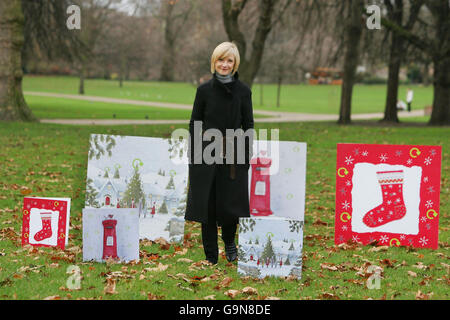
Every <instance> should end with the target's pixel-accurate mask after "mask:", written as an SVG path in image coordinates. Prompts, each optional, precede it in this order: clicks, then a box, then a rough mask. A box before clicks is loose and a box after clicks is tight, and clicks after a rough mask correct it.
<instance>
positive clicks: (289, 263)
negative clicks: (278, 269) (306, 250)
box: [284, 256, 291, 266]
mask: <svg viewBox="0 0 450 320" xmlns="http://www.w3.org/2000/svg"><path fill="white" fill-rule="evenodd" d="M284 265H285V266H290V265H291V262H290V261H289V256H288V257H287V258H286V261H285V262H284Z"/></svg>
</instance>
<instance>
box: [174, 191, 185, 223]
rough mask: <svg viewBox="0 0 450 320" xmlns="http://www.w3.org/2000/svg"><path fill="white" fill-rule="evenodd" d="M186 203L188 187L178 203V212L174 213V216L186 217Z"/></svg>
mask: <svg viewBox="0 0 450 320" xmlns="http://www.w3.org/2000/svg"><path fill="white" fill-rule="evenodd" d="M186 201H187V187H185V188H184V192H183V195H182V196H181V200H180V202H179V203H178V207H177V210H176V211H175V212H174V215H176V216H177V217H181V216H184V214H185V213H186Z"/></svg>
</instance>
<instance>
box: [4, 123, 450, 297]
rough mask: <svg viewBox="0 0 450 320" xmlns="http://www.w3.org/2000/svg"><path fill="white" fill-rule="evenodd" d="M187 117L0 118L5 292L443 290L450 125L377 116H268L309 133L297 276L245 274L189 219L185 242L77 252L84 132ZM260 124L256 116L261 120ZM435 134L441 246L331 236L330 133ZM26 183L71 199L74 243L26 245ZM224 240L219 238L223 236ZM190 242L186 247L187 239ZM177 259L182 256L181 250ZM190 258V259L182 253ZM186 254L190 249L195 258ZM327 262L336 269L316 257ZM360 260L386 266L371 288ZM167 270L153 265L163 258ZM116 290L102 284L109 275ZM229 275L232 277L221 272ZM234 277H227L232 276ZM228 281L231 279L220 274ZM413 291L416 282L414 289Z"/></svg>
mask: <svg viewBox="0 0 450 320" xmlns="http://www.w3.org/2000/svg"><path fill="white" fill-rule="evenodd" d="M178 127H184V128H186V126H170V125H160V126H115V127H113V128H108V127H102V126H99V127H95V126H64V125H48V124H21V123H4V122H0V143H1V145H2V146H3V147H2V149H1V151H0V162H1V170H2V173H1V176H2V179H1V180H0V299H43V298H46V297H53V298H57V299H81V298H88V299H89V298H92V299H147V298H158V299H203V298H206V297H207V298H211V299H230V297H228V296H227V295H225V294H224V293H225V292H226V291H227V290H229V289H237V290H239V289H242V288H244V287H253V288H254V289H256V290H257V294H255V295H251V296H247V295H245V294H243V293H240V294H238V295H237V296H236V297H235V299H245V298H250V299H264V298H266V297H277V298H280V299H316V298H317V299H335V298H339V299H367V298H373V299H384V298H386V299H415V298H416V296H418V297H421V298H427V297H428V298H430V299H449V290H448V288H449V281H450V280H449V259H450V255H449V243H448V239H449V236H450V230H449V222H450V217H449V212H450V201H449V200H450V199H449V195H450V187H449V178H450V173H449V168H450V154H449V150H450V141H449V140H448V138H447V137H448V136H449V135H450V129H449V128H435V127H432V128H429V127H425V126H417V125H415V126H400V127H378V126H376V125H373V124H372V123H369V122H365V123H363V124H360V125H352V126H347V127H341V126H338V125H336V124H334V123H296V124H293V123H287V124H281V125H280V124H271V125H264V128H268V129H270V128H279V129H280V139H281V140H293V141H306V142H307V143H308V156H307V158H308V164H307V186H306V190H307V194H306V213H305V229H304V250H303V276H302V279H300V280H290V279H275V278H267V279H264V280H256V279H251V278H240V277H239V276H238V275H237V273H236V263H226V260H225V258H224V257H223V256H222V257H221V259H220V260H219V264H218V265H216V266H206V265H202V264H200V263H197V262H198V261H200V260H201V259H203V258H204V256H203V250H202V248H201V247H200V245H201V238H200V228H199V225H198V224H196V223H187V224H186V229H185V242H184V246H183V247H181V248H179V247H176V246H174V245H172V246H170V248H168V249H167V248H166V247H161V246H160V245H158V244H156V243H152V242H151V241H141V244H140V253H141V259H140V262H139V263H138V264H128V265H120V264H101V263H91V262H83V261H82V252H81V248H82V225H81V210H82V208H83V206H84V196H85V179H86V170H87V150H88V145H89V143H88V139H89V134H90V133H105V134H121V135H134V136H153V137H168V136H169V135H170V133H171V132H172V131H173V130H174V129H175V128H178ZM258 128H263V127H262V126H261V125H257V129H258ZM338 142H354V143H383V144H386V143H390V144H424V145H442V147H443V163H442V190H441V208H440V228H439V229H440V230H439V231H440V233H439V248H438V249H437V250H429V249H412V248H406V247H399V248H397V247H392V248H389V249H388V250H381V251H374V250H372V249H373V247H371V246H367V247H361V246H350V247H349V248H338V247H336V246H335V245H334V200H335V161H336V143H338ZM25 194H30V195H32V196H43V197H70V198H71V199H72V210H71V223H70V225H71V229H70V238H69V245H68V247H67V248H66V250H65V251H59V250H54V249H49V248H22V247H21V245H20V233H21V225H22V213H21V210H22V202H23V197H24V195H25ZM220 245H221V247H222V248H223V244H222V243H221V242H220ZM184 248H186V249H187V250H186V251H183V249H184ZM180 258H181V259H182V260H179V259H180ZM187 259H189V260H187ZM191 260H192V261H191ZM324 262H327V263H333V264H335V265H336V266H337V267H338V269H339V271H332V270H329V269H326V268H322V267H321V264H322V263H324ZM367 264H372V265H377V266H380V267H382V268H383V272H382V279H381V282H380V289H368V288H367V286H366V278H364V277H362V276H360V275H358V274H357V273H358V270H360V269H361V268H362V269H364V266H367ZM71 265H75V266H78V267H79V268H80V270H81V275H82V277H83V278H82V280H81V290H73V291H70V290H68V289H67V284H66V281H67V280H68V278H69V276H70V274H67V273H66V271H67V268H68V267H69V266H71ZM164 268H166V269H165V270H164V271H158V270H159V269H164ZM107 277H110V278H113V279H115V281H116V288H115V290H116V292H117V293H116V294H107V293H105V292H104V288H105V286H106V278H107ZM227 278H229V279H227ZM230 281H231V282H230ZM227 282H229V283H228V284H226V283H227ZM419 291H420V293H419Z"/></svg>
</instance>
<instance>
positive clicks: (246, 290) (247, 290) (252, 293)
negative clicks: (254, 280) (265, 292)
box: [242, 287, 258, 295]
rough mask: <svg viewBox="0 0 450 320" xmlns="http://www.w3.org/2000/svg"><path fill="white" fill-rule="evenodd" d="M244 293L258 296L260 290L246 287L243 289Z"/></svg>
mask: <svg viewBox="0 0 450 320" xmlns="http://www.w3.org/2000/svg"><path fill="white" fill-rule="evenodd" d="M242 293H243V294H247V295H257V294H258V290H256V289H255V288H252V287H245V288H244V289H242Z"/></svg>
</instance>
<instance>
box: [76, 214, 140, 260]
mask: <svg viewBox="0 0 450 320" xmlns="http://www.w3.org/2000/svg"><path fill="white" fill-rule="evenodd" d="M108 259H113V260H120V261H122V262H128V261H132V260H139V209H137V208H120V209H117V208H102V209H95V208H85V209H83V261H97V262H104V261H106V260H108Z"/></svg>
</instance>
